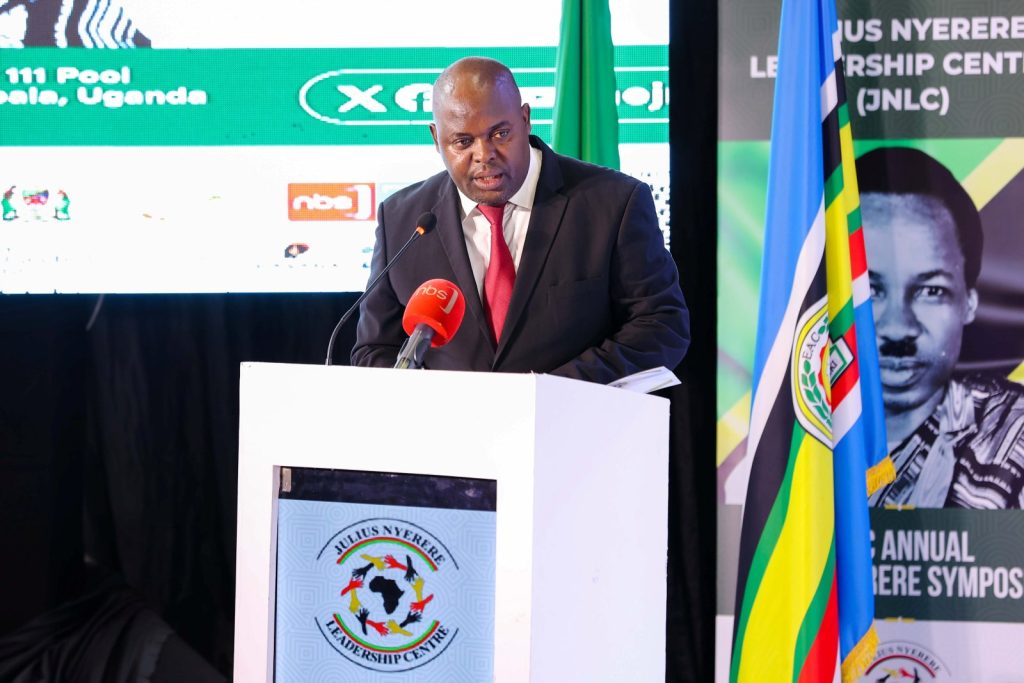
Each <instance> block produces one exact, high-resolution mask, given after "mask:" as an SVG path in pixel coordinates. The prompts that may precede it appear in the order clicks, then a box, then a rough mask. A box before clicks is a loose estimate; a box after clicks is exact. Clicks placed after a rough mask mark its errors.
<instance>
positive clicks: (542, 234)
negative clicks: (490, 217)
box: [481, 136, 568, 366]
mask: <svg viewBox="0 0 1024 683" xmlns="http://www.w3.org/2000/svg"><path fill="white" fill-rule="evenodd" d="M530 140H531V142H532V144H533V146H534V147H537V148H539V149H540V150H541V153H542V154H543V157H542V158H543V161H542V162H541V168H540V178H538V179H537V192H536V193H535V194H534V199H533V209H532V210H531V211H530V227H529V229H528V230H527V231H526V242H525V244H523V255H522V257H521V258H520V259H519V270H518V271H516V284H515V287H514V288H513V289H512V301H511V302H509V305H508V313H507V314H506V316H505V327H504V328H503V329H502V331H501V339H500V340H499V341H498V348H497V351H496V353H495V357H494V363H495V366H497V364H498V361H500V360H501V356H502V355H503V353H504V351H505V347H506V346H507V344H508V340H509V339H510V338H511V336H512V333H513V332H514V331H515V328H516V326H517V325H518V324H519V321H520V318H521V317H522V314H523V312H524V311H525V310H526V304H527V303H528V302H529V301H530V297H531V296H533V291H534V289H535V288H536V287H537V280H538V279H539V278H540V274H541V272H542V271H543V270H544V264H545V262H546V261H547V258H548V252H549V251H550V250H551V245H552V243H553V242H554V241H555V235H557V234H558V228H559V227H560V226H561V224H562V216H563V214H564V213H565V206H566V204H567V203H568V200H567V199H566V197H565V195H563V194H560V193H559V192H558V190H560V189H561V188H562V184H563V181H562V170H561V169H560V168H559V166H558V159H557V157H556V156H555V153H554V152H552V151H551V149H550V148H549V147H548V146H547V145H545V144H544V143H543V142H541V141H540V139H539V138H535V137H533V136H530ZM481 317H482V316H481Z"/></svg>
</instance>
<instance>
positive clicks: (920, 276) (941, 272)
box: [914, 268, 956, 281]
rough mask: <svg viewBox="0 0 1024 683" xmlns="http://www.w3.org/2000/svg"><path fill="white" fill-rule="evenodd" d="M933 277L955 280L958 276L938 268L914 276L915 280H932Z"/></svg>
mask: <svg viewBox="0 0 1024 683" xmlns="http://www.w3.org/2000/svg"><path fill="white" fill-rule="evenodd" d="M933 277H945V278H949V279H950V280H953V279H955V278H956V276H955V275H954V274H953V273H951V272H950V271H948V270H946V269H945V268H936V269H935V270H926V271H925V272H923V273H918V274H917V275H915V276H914V279H915V280H918V281H920V280H931V279H932V278H933Z"/></svg>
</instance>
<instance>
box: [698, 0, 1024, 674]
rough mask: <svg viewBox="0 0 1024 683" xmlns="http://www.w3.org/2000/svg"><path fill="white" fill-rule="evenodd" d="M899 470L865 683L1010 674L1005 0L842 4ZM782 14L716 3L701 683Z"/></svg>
mask: <svg viewBox="0 0 1024 683" xmlns="http://www.w3.org/2000/svg"><path fill="white" fill-rule="evenodd" d="M838 9H839V16H840V23H841V26H840V29H841V30H840V33H841V35H842V40H843V44H842V48H843V53H844V54H845V56H846V83H847V94H848V101H849V104H850V106H849V108H850V115H851V120H852V126H853V136H854V140H855V152H856V154H857V156H858V182H859V185H860V192H861V211H862V218H863V224H864V228H865V241H866V246H867V256H868V267H869V273H870V282H871V294H872V301H873V308H874V314H875V322H876V327H877V341H878V347H879V357H880V365H881V375H882V385H883V387H882V393H883V400H884V403H885V407H886V426H887V432H888V441H889V449H890V455H891V456H892V458H893V460H894V464H895V465H896V471H897V478H896V480H895V481H894V482H893V483H892V484H890V485H888V486H887V487H885V488H883V489H882V490H881V491H879V492H878V493H877V494H876V495H875V496H874V497H872V499H871V506H872V509H871V521H872V551H873V562H874V584H875V585H874V588H875V594H876V607H875V612H876V628H877V630H878V634H879V641H880V642H879V649H878V654H877V656H876V658H875V660H874V662H873V663H872V665H871V666H870V668H869V670H868V672H867V673H866V674H865V676H864V678H863V680H865V681H882V680H884V681H890V682H893V681H903V680H906V681H915V680H956V681H965V680H972V681H981V680H985V681H988V680H1016V678H1014V677H1019V675H1020V674H1019V666H1018V665H1017V664H1016V662H1018V661H1019V655H1018V654H1017V653H1015V652H1014V648H1015V646H1016V644H1017V643H1019V642H1021V638H1022V636H1024V543H1022V541H1024V512H1022V511H1021V507H1022V505H1024V499H1022V487H1024V386H1022V385H1021V384H1020V383H1021V382H1024V363H1022V361H1024V267H1022V264H1024V239H1022V237H1024V108H1022V107H1021V106H1020V102H1022V101H1024V50H1022V46H1024V8H1022V7H1021V6H1020V5H1019V3H1016V2H1013V1H1012V0H992V1H991V2H987V3H984V4H978V3H969V2H965V1H963V0H909V1H908V2H901V3H879V2H871V1H870V0H841V1H840V2H839V7H838ZM779 12H780V3H779V1H778V0H771V1H769V2H763V1H755V0H726V2H723V3H721V4H720V11H719V31H720V55H721V60H720V70H721V71H720V80H719V84H720V88H719V98H720V99H719V112H720V113H719V148H718V149H719V151H718V158H719V169H718V207H719V257H718V258H719V282H718V288H719V289H718V292H719V296H718V302H719V303H718V306H719V308H718V358H719V364H718V405H717V416H718V430H717V454H716V458H717V466H718V501H719V548H718V556H719V561H718V568H719V572H718V573H719V579H718V581H719V585H718V611H717V615H718V616H717V620H716V632H717V636H716V639H717V667H716V668H717V679H718V680H720V681H724V680H728V670H729V652H730V646H731V638H732V615H733V613H734V605H733V602H734V595H735V581H736V577H735V573H734V572H735V567H736V564H737V563H736V557H737V552H738V542H739V532H740V522H741V518H742V505H743V500H744V496H745V494H746V488H747V476H748V475H747V473H748V472H749V462H747V463H745V462H744V460H745V458H746V456H747V454H746V435H747V428H748V417H749V413H750V396H751V393H750V392H751V380H752V367H751V366H752V363H753V357H754V343H755V334H756V320H757V307H758V290H759V282H760V269H761V252H762V234H763V230H764V218H765V204H766V197H767V177H768V154H769V142H768V138H769V135H770V130H771V123H772V122H771V112H772V96H773V89H774V75H775V69H776V67H777V59H778V57H777V53H778V44H777V43H778V25H779Z"/></svg>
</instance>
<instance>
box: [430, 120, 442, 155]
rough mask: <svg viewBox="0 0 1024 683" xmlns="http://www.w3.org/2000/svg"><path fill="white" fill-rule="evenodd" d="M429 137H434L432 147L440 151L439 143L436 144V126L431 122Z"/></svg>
mask: <svg viewBox="0 0 1024 683" xmlns="http://www.w3.org/2000/svg"><path fill="white" fill-rule="evenodd" d="M430 137H432V138H434V149H435V150H437V151H438V153H440V151H441V145H439V144H437V126H435V125H434V124H433V123H431V124H430Z"/></svg>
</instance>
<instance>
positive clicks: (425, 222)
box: [324, 211, 437, 365]
mask: <svg viewBox="0 0 1024 683" xmlns="http://www.w3.org/2000/svg"><path fill="white" fill-rule="evenodd" d="M435 225H437V216H435V215H434V214H432V213H431V212H429V211H427V212H426V213H422V214H420V217H419V218H417V219H416V229H415V230H413V231H412V235H411V236H410V237H409V239H408V240H406V242H405V244H403V245H402V248H401V249H399V250H398V251H397V252H396V253H395V255H394V256H393V257H392V258H391V260H390V261H389V262H388V264H387V265H386V266H384V269H383V270H381V271H380V272H379V273H377V277H375V278H373V280H371V281H370V284H368V285H366V289H365V290H363V293H362V294H361V295H359V298H358V299H356V302H355V303H354V304H352V306H351V307H349V309H348V310H347V311H345V313H344V314H343V315H342V316H341V320H339V321H338V324H337V325H335V326H334V331H333V332H331V338H330V339H329V340H328V342H327V361H326V362H325V363H324V365H330V364H331V357H332V356H333V355H334V340H335V339H336V338H337V337H338V332H340V331H341V328H342V327H344V325H345V323H346V322H347V321H348V319H349V318H351V317H352V314H353V313H355V312H356V311H357V310H359V304H361V303H363V300H364V299H366V297H367V296H369V294H370V292H372V291H373V288H374V287H376V286H377V283H378V282H380V281H381V279H382V278H383V277H384V276H385V275H386V274H387V272H388V271H389V270H391V266H393V265H395V264H396V263H398V259H400V258H401V257H402V254H404V253H405V250H406V249H408V248H409V245H410V244H412V243H413V242H415V241H416V240H417V239H419V238H420V237H422V236H423V235H426V234H427V233H428V232H430V231H431V230H433V229H434V226H435Z"/></svg>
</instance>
